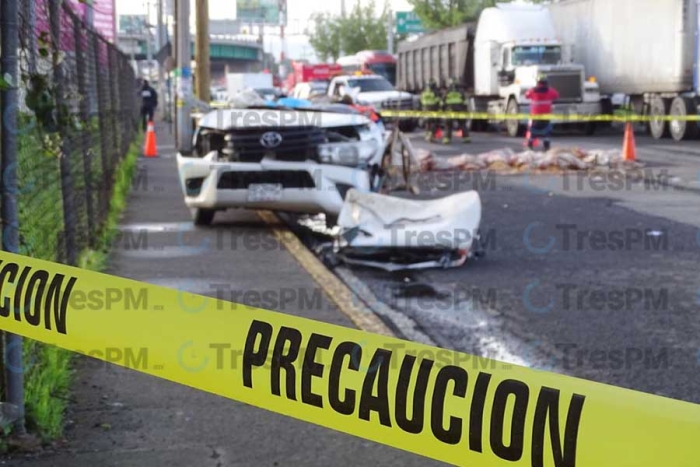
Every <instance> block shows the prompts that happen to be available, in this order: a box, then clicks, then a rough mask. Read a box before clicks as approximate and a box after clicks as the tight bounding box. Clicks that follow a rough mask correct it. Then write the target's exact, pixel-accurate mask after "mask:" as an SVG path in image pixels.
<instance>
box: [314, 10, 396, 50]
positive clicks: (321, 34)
mask: <svg viewBox="0 0 700 467" xmlns="http://www.w3.org/2000/svg"><path fill="white" fill-rule="evenodd" d="M388 14H389V8H388V5H387V4H386V3H385V4H384V7H383V9H382V11H381V13H379V14H377V8H376V3H375V2H374V1H370V2H368V3H366V4H365V5H362V4H361V2H357V3H356V4H355V6H354V7H353V9H352V10H351V11H350V12H349V14H348V15H347V16H346V17H341V16H332V15H329V14H316V15H314V16H313V19H314V26H315V28H314V31H313V32H311V34H310V37H309V43H310V44H311V46H312V47H313V48H314V50H315V51H316V54H317V55H318V56H319V58H320V59H321V60H324V61H325V60H327V59H328V58H332V59H333V60H334V61H335V60H336V59H337V58H338V56H339V55H340V53H341V52H342V53H343V54H345V55H353V54H355V53H357V52H359V51H361V50H384V49H386V48H387V45H388V44H387V22H388Z"/></svg>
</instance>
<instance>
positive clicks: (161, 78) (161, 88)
mask: <svg viewBox="0 0 700 467" xmlns="http://www.w3.org/2000/svg"><path fill="white" fill-rule="evenodd" d="M156 2H157V3H156V15H157V16H158V18H157V19H156V44H157V45H156V48H157V49H158V52H160V51H161V50H162V49H163V47H165V43H166V40H165V34H163V32H164V31H163V0H156ZM163 65H164V64H162V63H159V64H158V94H160V102H162V103H163V104H162V105H160V106H159V107H160V108H161V112H162V113H163V116H164V117H165V115H166V111H165V109H166V106H165V102H166V100H165V73H164V71H163Z"/></svg>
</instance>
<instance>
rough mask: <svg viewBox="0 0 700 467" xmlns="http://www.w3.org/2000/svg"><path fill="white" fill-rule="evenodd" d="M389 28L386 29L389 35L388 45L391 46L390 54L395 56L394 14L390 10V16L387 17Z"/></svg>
mask: <svg viewBox="0 0 700 467" xmlns="http://www.w3.org/2000/svg"><path fill="white" fill-rule="evenodd" d="M387 23H388V24H387V27H386V34H387V38H386V39H387V44H388V46H389V53H390V54H393V53H394V13H393V12H392V11H391V10H389V14H388V15H387Z"/></svg>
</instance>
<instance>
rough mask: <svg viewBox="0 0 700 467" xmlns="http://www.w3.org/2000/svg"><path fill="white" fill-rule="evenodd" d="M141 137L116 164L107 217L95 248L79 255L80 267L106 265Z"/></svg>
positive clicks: (133, 170) (122, 210) (93, 268)
mask: <svg viewBox="0 0 700 467" xmlns="http://www.w3.org/2000/svg"><path fill="white" fill-rule="evenodd" d="M142 139H143V137H142V136H139V137H138V138H136V141H135V142H134V143H132V145H131V148H130V149H129V152H128V153H127V155H126V157H124V159H123V160H122V162H121V163H120V164H119V165H118V166H117V169H116V171H115V174H114V178H115V182H114V190H113V191H112V198H111V199H110V201H109V213H108V214H107V219H106V221H105V224H104V226H103V227H102V232H101V233H100V236H99V237H98V239H97V241H96V246H95V248H94V249H87V250H85V251H84V252H83V253H82V254H81V255H80V257H79V259H78V266H79V267H80V268H82V269H89V270H91V271H103V270H104V269H105V268H106V267H107V259H108V257H109V249H110V247H111V246H112V242H113V241H114V238H115V236H116V235H117V227H118V226H119V219H120V218H121V215H122V213H123V212H124V209H125V208H126V200H127V198H128V196H129V192H130V191H131V185H132V182H133V179H134V173H135V172H136V161H138V158H139V157H140V156H141V144H142Z"/></svg>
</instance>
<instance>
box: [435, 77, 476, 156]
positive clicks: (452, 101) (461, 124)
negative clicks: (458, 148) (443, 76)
mask: <svg viewBox="0 0 700 467" xmlns="http://www.w3.org/2000/svg"><path fill="white" fill-rule="evenodd" d="M443 109H444V110H445V112H466V111H467V96H466V94H465V93H464V92H463V91H462V90H461V89H460V87H459V84H458V83H457V80H456V79H455V78H452V79H451V80H450V87H449V88H448V89H447V94H445V98H444V99H443ZM445 124H446V126H447V131H446V132H445V137H444V138H443V140H442V142H443V144H450V142H452V132H453V131H454V126H455V124H456V125H457V130H459V131H461V133H462V142H464V143H470V142H471V138H469V129H468V128H467V120H465V119H452V118H449V116H448V118H446V119H445Z"/></svg>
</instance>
